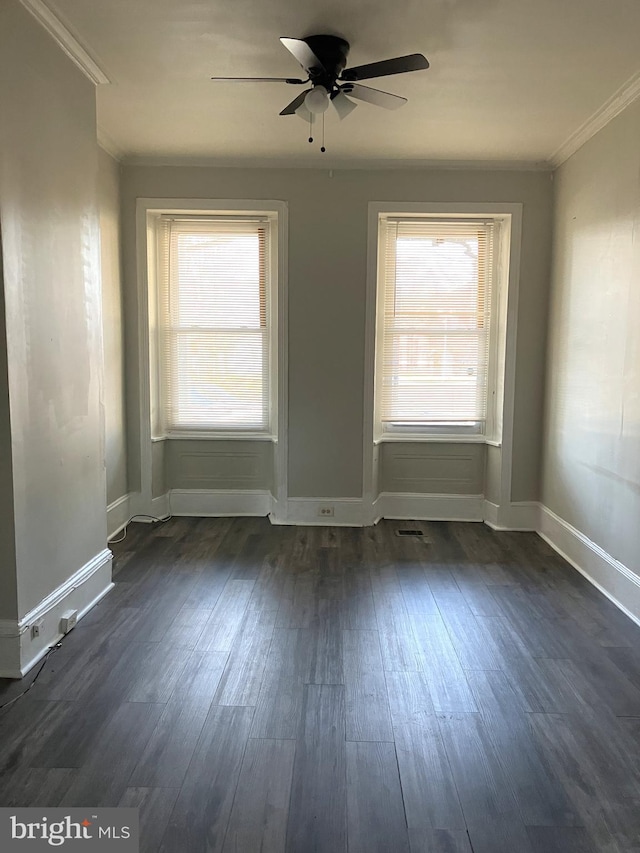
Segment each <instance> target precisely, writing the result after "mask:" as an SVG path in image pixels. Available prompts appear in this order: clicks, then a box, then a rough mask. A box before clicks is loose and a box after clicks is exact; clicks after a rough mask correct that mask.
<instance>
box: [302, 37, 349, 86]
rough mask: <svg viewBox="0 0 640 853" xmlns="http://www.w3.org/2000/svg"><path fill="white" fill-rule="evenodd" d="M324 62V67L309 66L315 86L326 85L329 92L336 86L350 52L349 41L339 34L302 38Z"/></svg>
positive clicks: (310, 76)
mask: <svg viewBox="0 0 640 853" xmlns="http://www.w3.org/2000/svg"><path fill="white" fill-rule="evenodd" d="M302 41H304V42H306V44H308V45H309V47H310V48H311V50H312V51H313V52H314V54H315V55H316V56H317V57H318V59H319V60H320V62H321V63H322V68H308V69H307V71H308V73H309V78H310V80H311V82H312V83H313V85H314V86H324V87H325V89H326V90H327V91H328V92H331V90H332V89H333V88H334V86H335V84H336V80H337V78H338V77H339V76H340V74H341V72H342V71H343V69H344V67H345V65H346V64H347V56H348V54H349V42H348V41H345V39H343V38H340V37H339V36H307V37H306V38H304V39H302Z"/></svg>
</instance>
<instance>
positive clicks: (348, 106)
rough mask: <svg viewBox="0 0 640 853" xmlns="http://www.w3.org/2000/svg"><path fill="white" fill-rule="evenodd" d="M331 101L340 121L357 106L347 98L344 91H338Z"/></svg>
mask: <svg viewBox="0 0 640 853" xmlns="http://www.w3.org/2000/svg"><path fill="white" fill-rule="evenodd" d="M331 103H332V104H333V106H334V107H335V110H336V112H337V113H338V118H339V119H340V121H342V119H343V118H346V117H347V116H348V115H349V114H350V113H352V112H353V111H354V110H355V108H356V107H357V106H358V105H357V104H354V103H353V101H351V100H349V98H347V96H346V95H345V93H344V92H338V94H337V95H336V96H335V97H334V98H333V100H332V101H331Z"/></svg>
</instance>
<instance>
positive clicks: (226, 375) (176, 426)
mask: <svg viewBox="0 0 640 853" xmlns="http://www.w3.org/2000/svg"><path fill="white" fill-rule="evenodd" d="M157 229H158V230H157V235H158V241H157V245H158V301H157V309H158V318H157V321H158V325H157V331H158V335H157V341H158V380H159V382H158V392H159V394H158V397H159V400H158V402H159V429H160V432H161V433H162V434H163V435H166V436H167V437H172V436H187V435H220V436H222V437H224V436H225V435H226V436H229V437H233V436H236V435H246V436H255V437H274V436H275V434H276V422H275V421H276V411H277V406H276V399H275V398H276V388H277V382H276V376H275V372H276V363H277V352H276V349H275V347H276V341H275V337H276V335H275V331H276V330H275V326H276V322H275V321H276V304H275V303H276V286H275V279H276V274H275V270H276V268H277V267H276V258H275V255H276V251H277V249H276V247H277V234H276V232H277V218H276V215H275V214H273V215H271V214H265V215H246V216H243V215H241V214H238V215H220V216H215V215H214V216H206V217H203V216H189V215H177V214H175V215H174V214H172V215H162V216H161V217H160V218H159V220H158V223H157Z"/></svg>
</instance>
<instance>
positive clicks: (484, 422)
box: [374, 214, 500, 440]
mask: <svg viewBox="0 0 640 853" xmlns="http://www.w3.org/2000/svg"><path fill="white" fill-rule="evenodd" d="M499 237H500V221H499V220H496V219H491V218H487V217H482V218H480V217H471V216H469V217H464V218H455V217H443V216H438V217H433V216H408V215H407V216H402V215H387V214H380V215H379V224H378V287H377V322H376V359H375V365H376V366H375V415H374V420H375V424H374V426H375V430H374V438H375V439H376V440H384V439H387V440H389V439H391V440H393V439H399V440H401V439H403V438H406V439H421V438H432V437H442V438H443V439H445V440H446V439H447V438H450V437H459V438H464V437H467V438H468V439H469V440H483V439H484V438H485V437H487V436H489V437H490V435H491V431H492V416H493V411H492V407H493V401H494V399H495V393H494V388H493V381H494V380H493V377H494V375H495V349H496V347H495V340H494V339H495V327H496V326H497V324H496V322H495V313H496V303H497V299H496V291H497V288H496V286H495V279H496V267H497V264H496V263H495V260H494V259H495V258H496V257H498V250H497V245H498V242H499Z"/></svg>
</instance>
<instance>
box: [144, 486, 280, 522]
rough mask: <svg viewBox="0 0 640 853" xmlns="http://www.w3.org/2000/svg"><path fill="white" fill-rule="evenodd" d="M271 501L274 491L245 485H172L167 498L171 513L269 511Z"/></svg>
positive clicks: (208, 513) (206, 513)
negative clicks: (230, 487)
mask: <svg viewBox="0 0 640 853" xmlns="http://www.w3.org/2000/svg"><path fill="white" fill-rule="evenodd" d="M156 500H159V499H158V498H156ZM271 505H272V497H271V492H268V491H257V490H244V491H243V490H241V489H238V490H217V489H172V490H171V492H170V493H169V496H168V499H167V510H168V511H169V512H170V513H171V515H194V516H201V517H208V516H211V517H214V518H215V517H219V516H229V515H258V516H263V515H269V513H270V512H271ZM165 514H167V513H165Z"/></svg>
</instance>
